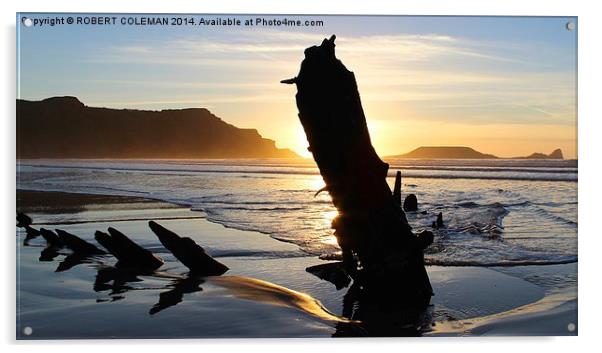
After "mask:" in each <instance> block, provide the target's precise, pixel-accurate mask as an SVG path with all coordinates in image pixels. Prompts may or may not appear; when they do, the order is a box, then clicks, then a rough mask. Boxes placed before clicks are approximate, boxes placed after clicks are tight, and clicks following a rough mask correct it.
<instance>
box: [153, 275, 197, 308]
mask: <svg viewBox="0 0 602 353" xmlns="http://www.w3.org/2000/svg"><path fill="white" fill-rule="evenodd" d="M203 282H205V281H204V280H203V279H202V278H200V277H196V276H190V277H185V278H178V279H174V280H173V281H172V284H170V285H168V286H166V288H171V289H170V290H168V291H165V292H162V293H161V294H159V302H158V303H157V304H155V305H154V306H153V307H152V308H151V309H150V310H149V312H148V313H149V314H151V315H154V314H156V313H158V312H160V311H162V310H165V309H167V308H169V307H171V306H175V305H177V304H178V303H180V302H181V301H182V299H183V297H184V294H190V293H195V292H200V291H202V290H203V288H201V287H200V285H201V284H203Z"/></svg>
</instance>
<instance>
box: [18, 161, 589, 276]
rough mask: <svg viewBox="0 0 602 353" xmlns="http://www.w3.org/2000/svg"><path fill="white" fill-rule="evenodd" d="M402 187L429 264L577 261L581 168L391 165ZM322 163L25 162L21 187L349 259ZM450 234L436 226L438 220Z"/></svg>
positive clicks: (569, 164) (558, 164) (572, 164)
mask: <svg viewBox="0 0 602 353" xmlns="http://www.w3.org/2000/svg"><path fill="white" fill-rule="evenodd" d="M387 162H388V163H389V164H390V169H389V179H388V182H389V184H390V185H391V186H392V185H393V182H394V175H395V172H396V171H397V170H399V171H401V173H402V197H405V195H407V194H410V193H413V194H415V195H416V196H417V197H418V205H419V210H418V211H417V212H408V213H407V218H408V221H409V222H410V225H411V226H412V227H413V229H414V230H415V231H416V232H418V231H420V230H423V229H428V230H431V231H433V232H434V234H435V241H434V244H433V245H431V246H430V247H429V248H428V249H427V251H426V255H425V260H426V262H427V263H429V264H436V265H441V266H462V265H472V266H513V265H540V264H559V263H570V262H576V261H577V224H578V223H577V161H575V160H503V159H501V160H408V159H394V160H387ZM323 185H324V184H323V181H322V178H321V176H320V175H319V171H318V169H317V167H316V166H315V164H313V162H312V161H309V160H308V161H300V160H267V159H264V160H260V159H257V160H20V161H18V165H17V188H18V189H22V190H38V191H63V192H77V193H91V194H103V195H122V196H140V197H146V198H151V199H157V200H163V201H167V202H171V203H176V204H179V205H185V206H187V207H190V208H191V209H193V210H197V211H200V212H202V214H203V215H204V216H206V217H207V218H208V219H209V220H210V221H212V222H216V223H220V224H223V225H225V226H227V227H233V228H237V229H242V230H252V231H257V232H261V233H265V234H266V236H268V235H269V236H271V237H273V238H275V239H278V240H282V241H286V242H291V243H294V244H297V245H298V246H299V247H300V248H301V249H302V250H303V251H305V252H306V253H307V254H310V255H322V254H331V253H336V252H338V251H339V248H338V246H337V243H336V239H335V237H334V236H333V235H332V229H331V222H332V219H333V218H334V217H335V216H336V215H337V211H336V209H335V208H334V207H333V206H332V204H331V201H330V196H329V195H328V193H327V192H323V193H320V194H319V195H317V196H314V194H315V193H316V191H317V190H319V189H320V188H321V187H322V186H323ZM439 212H441V213H442V214H443V220H444V227H443V228H440V229H433V228H432V227H431V225H432V223H433V221H434V220H435V219H436V217H437V214H438V213H439Z"/></svg>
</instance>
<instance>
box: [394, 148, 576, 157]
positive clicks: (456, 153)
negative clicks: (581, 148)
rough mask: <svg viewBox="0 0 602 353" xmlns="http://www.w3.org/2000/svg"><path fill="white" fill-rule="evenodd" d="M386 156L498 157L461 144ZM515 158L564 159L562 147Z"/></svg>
mask: <svg viewBox="0 0 602 353" xmlns="http://www.w3.org/2000/svg"><path fill="white" fill-rule="evenodd" d="M386 158H416V159H498V158H500V157H498V156H494V155H492V154H486V153H481V152H479V151H476V150H474V149H472V148H470V147H461V146H432V147H431V146H427V147H418V148H416V149H415V150H413V151H411V152H408V153H406V154H400V155H396V156H388V157H386ZM512 158H513V159H564V157H563V155H562V150H560V148H558V149H556V150H554V152H552V153H550V154H543V153H533V154H531V155H529V156H527V157H512Z"/></svg>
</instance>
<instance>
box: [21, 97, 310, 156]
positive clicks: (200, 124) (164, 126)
mask: <svg viewBox="0 0 602 353" xmlns="http://www.w3.org/2000/svg"><path fill="white" fill-rule="evenodd" d="M295 157H298V155H297V154H295V153H294V152H292V151H290V150H288V149H279V148H276V146H275V142H274V141H273V140H269V139H265V138H262V137H261V135H259V133H258V132H257V130H255V129H239V128H237V127H235V126H233V125H230V124H228V123H226V122H224V121H223V120H221V119H220V118H218V117H216V116H215V115H213V114H211V112H209V111H208V110H207V109H204V108H191V109H173V110H172V109H170V110H161V111H146V110H131V109H108V108H94V107H88V106H85V105H84V104H83V103H82V102H80V101H79V100H78V99H77V98H75V97H53V98H48V99H44V100H42V101H26V100H19V99H18V100H17V158H295Z"/></svg>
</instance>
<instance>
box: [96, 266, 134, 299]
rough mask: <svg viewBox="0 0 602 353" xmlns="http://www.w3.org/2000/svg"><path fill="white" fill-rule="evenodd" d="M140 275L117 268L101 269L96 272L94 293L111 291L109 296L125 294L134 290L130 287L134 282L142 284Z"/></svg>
mask: <svg viewBox="0 0 602 353" xmlns="http://www.w3.org/2000/svg"><path fill="white" fill-rule="evenodd" d="M139 275H140V273H138V272H136V271H133V270H129V269H119V268H116V267H100V268H99V269H98V271H97V272H96V279H95V280H94V291H95V292H104V291H110V293H109V295H111V296H113V295H115V294H124V293H125V292H127V291H129V290H132V289H134V287H132V286H130V285H128V284H129V283H133V282H142V279H141V278H139V277H138V276H139Z"/></svg>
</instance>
